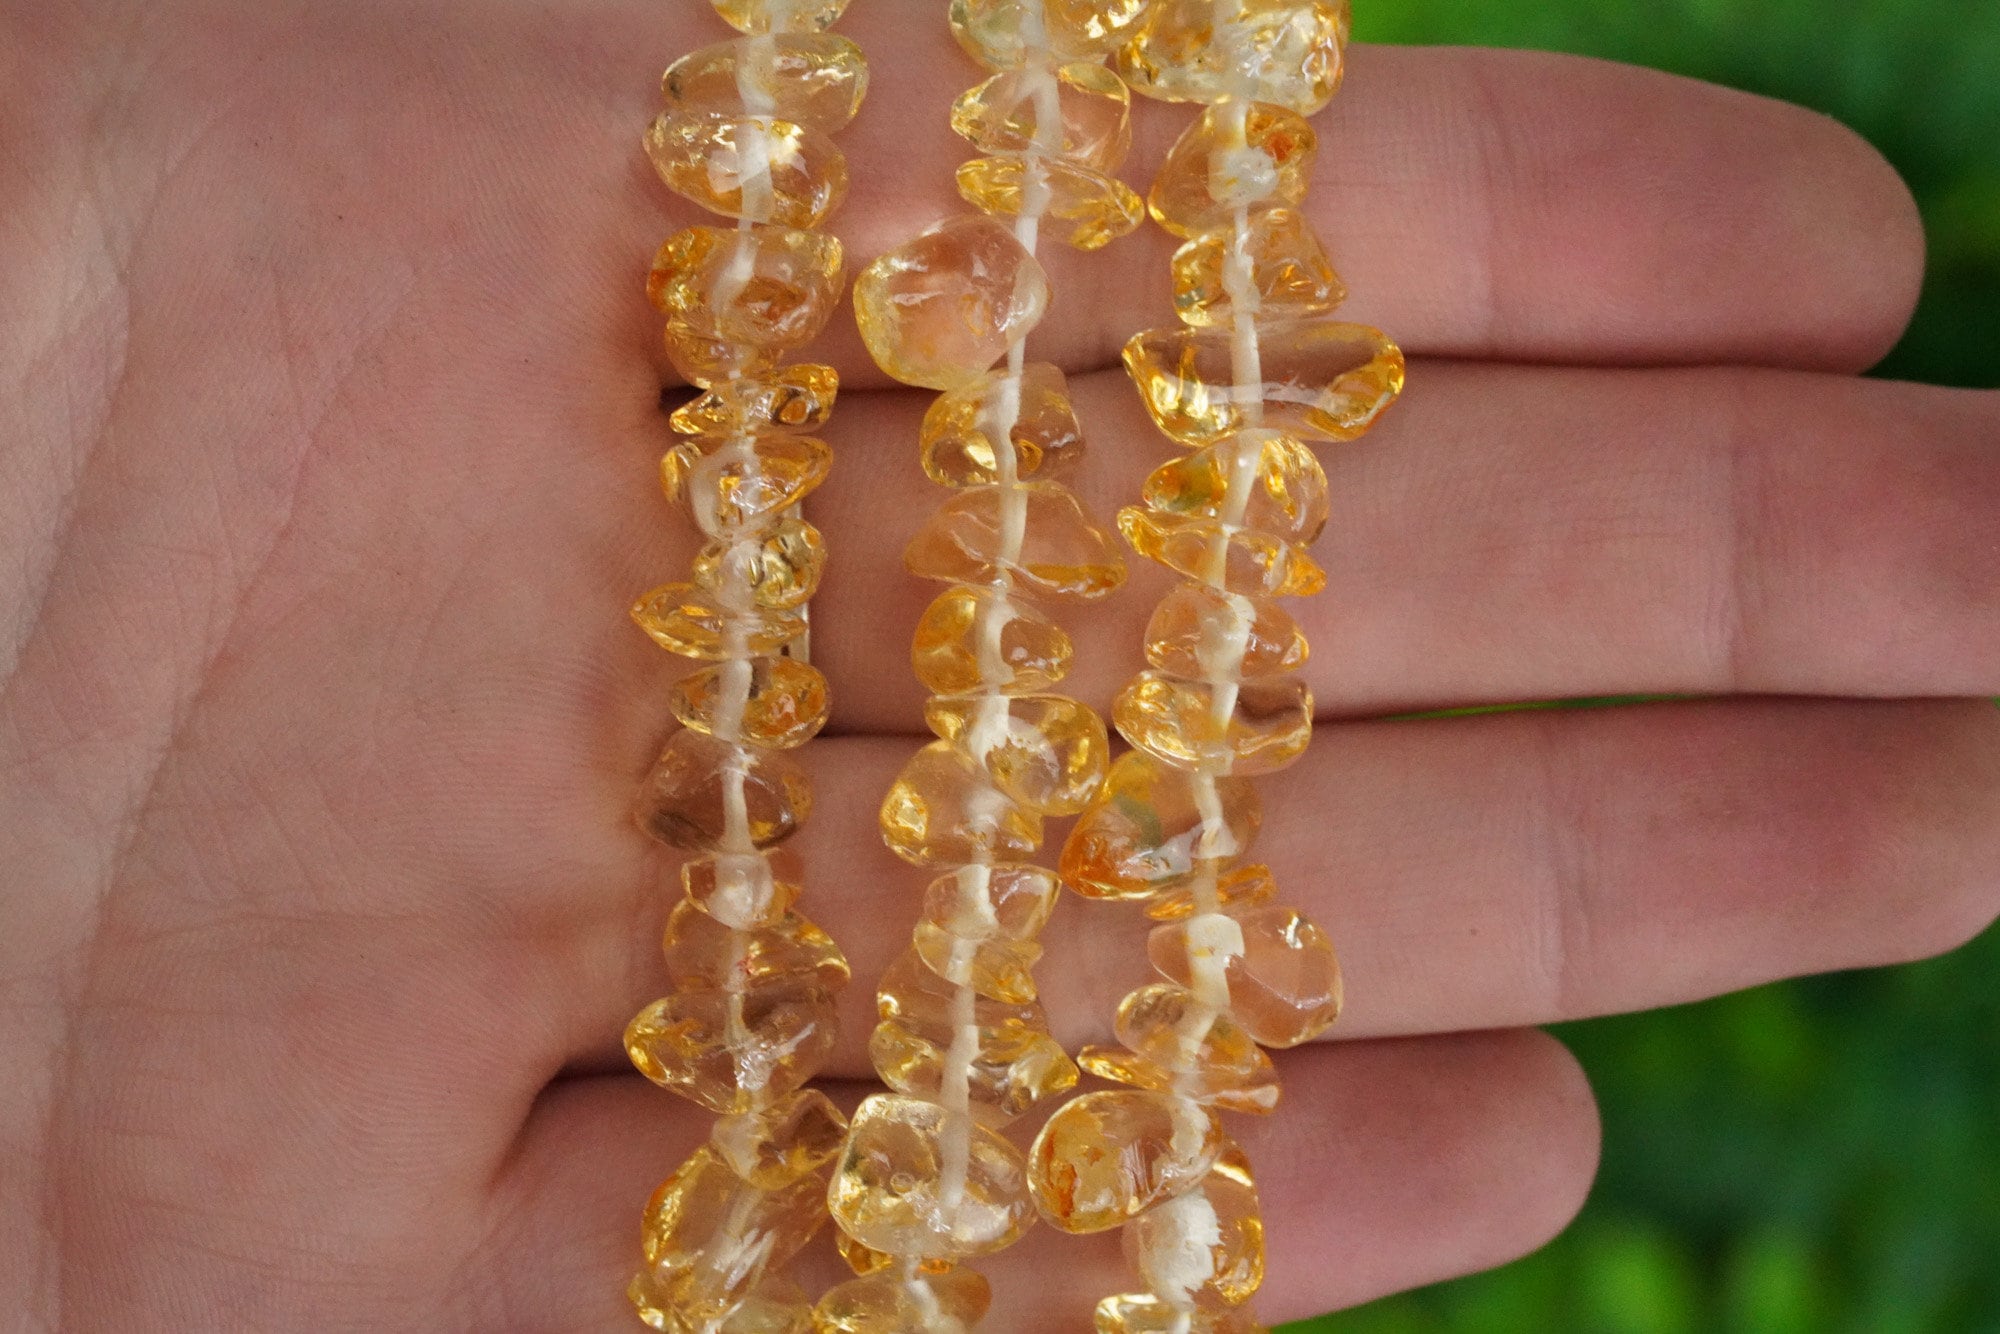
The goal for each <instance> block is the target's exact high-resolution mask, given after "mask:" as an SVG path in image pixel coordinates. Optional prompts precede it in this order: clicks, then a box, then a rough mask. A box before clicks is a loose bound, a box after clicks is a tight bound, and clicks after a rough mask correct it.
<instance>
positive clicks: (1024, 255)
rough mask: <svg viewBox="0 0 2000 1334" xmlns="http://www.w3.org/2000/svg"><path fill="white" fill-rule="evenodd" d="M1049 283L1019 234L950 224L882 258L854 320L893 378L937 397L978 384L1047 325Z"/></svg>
mask: <svg viewBox="0 0 2000 1334" xmlns="http://www.w3.org/2000/svg"><path fill="white" fill-rule="evenodd" d="M1048 306H1049V280H1048V275H1047V274H1045V273H1044V272H1043V271H1042V266H1041V265H1040V264H1039V263H1037V262H1036V260H1035V257H1034V256H1033V255H1031V254H1029V253H1028V251H1027V249H1026V247H1024V246H1023V245H1022V244H1021V243H1020V242H1019V241H1017V240H1015V239H1014V232H1013V229H1012V228H1010V227H1008V226H1006V225H1005V224H1003V223H1000V222H996V221H994V220H993V219H992V218H989V217H985V216H984V215H981V214H971V215H967V216H964V217H957V218H948V219H946V220H945V221H943V222H941V223H939V224H937V225H936V226H935V227H932V228H931V229H930V230H928V231H926V232H924V233H922V234H921V235H918V236H915V237H912V238H911V239H910V240H908V241H905V242H904V243H903V244H902V245H899V246H897V247H896V248H895V249H893V250H890V251H888V252H887V253H885V254H883V255H882V256H881V257H880V258H878V259H876V260H875V262H874V263H872V264H870V265H869V266H868V267H867V268H865V269H863V270H862V271H861V276H860V277H859V278H857V279H856V280H855V283H854V318H855V322H856V323H857V324H858V325H859V326H860V328H861V339H862V341H863V342H864V343H866V344H867V345H868V354H869V355H870V356H872V357H873V358H874V359H875V364H876V365H878V366H880V367H881V368H882V369H883V370H884V371H886V372H887V373H888V374H889V375H890V376H892V377H894V378H895V379H898V380H901V381H902V382H903V383H905V384H916V385H923V386H925V387H926V388H930V389H956V388H959V387H961V386H963V385H969V384H972V383H973V382H975V381H977V380H978V379H979V378H980V376H981V375H982V374H983V373H984V372H985V370H986V368H987V367H989V366H991V365H992V364H993V363H994V362H996V361H998V360H999V359H1000V358H1001V357H1002V356H1004V355H1006V352H1007V348H1008V347H1009V345H1011V344H1012V343H1013V342H1014V341H1015V340H1016V339H1019V338H1025V337H1026V336H1027V334H1028V331H1029V330H1030V329H1032V328H1034V327H1035V326H1036V325H1037V324H1039V323H1041V319H1042V316H1043V314H1044V313H1045V312H1046V311H1047V310H1048Z"/></svg>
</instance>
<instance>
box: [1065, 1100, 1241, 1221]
mask: <svg viewBox="0 0 2000 1334" xmlns="http://www.w3.org/2000/svg"><path fill="white" fill-rule="evenodd" d="M1224 1143H1225V1140H1224V1138H1223V1134H1222V1125H1221V1123H1220V1122H1218V1121H1217V1120H1216V1119H1215V1118H1214V1117H1213V1116H1211V1115H1210V1114H1209V1113H1208V1111H1207V1110H1206V1109H1204V1108H1203V1107H1201V1106H1200V1105H1199V1104H1197V1103H1195V1102H1192V1101H1190V1100H1189V1099H1187V1098H1182V1097H1177V1096H1175V1095H1174V1094H1171V1093H1157V1092H1153V1091H1150V1090H1134V1089H1114V1090H1110V1091H1108V1092H1103V1093H1086V1094H1084V1095H1083V1096H1082V1097H1080V1098H1073V1099H1071V1100H1070V1101H1069V1102H1067V1103H1064V1104H1063V1105H1062V1106H1061V1107H1060V1108H1058V1109H1057V1111H1056V1114H1055V1115H1054V1116H1051V1117H1050V1118H1049V1119H1048V1122H1047V1124H1045V1125H1044V1126H1043V1127H1042V1130H1041V1133H1040V1134H1038V1135H1036V1136H1035V1143H1034V1146H1033V1147H1032V1148H1031V1149H1029V1151H1028V1158H1029V1167H1028V1181H1029V1188H1030V1189H1031V1190H1032V1191H1033V1192H1034V1198H1035V1207H1036V1208H1037V1209H1039V1210H1040V1211H1041V1215H1042V1217H1043V1218H1045V1219H1047V1220H1048V1221H1049V1222H1050V1223H1051V1224H1053V1225H1054V1226H1056V1227H1058V1228H1060V1229H1062V1230H1063V1231H1064V1232H1102V1231H1104V1230H1106V1229H1107V1228H1114V1227H1117V1226H1118V1225H1119V1224H1121V1223H1123V1222H1125V1221H1126V1220H1127V1219H1130V1218H1135V1217H1137V1216H1138V1215H1139V1214H1142V1213H1144V1212H1145V1211H1146V1210H1148V1209H1150V1208H1152V1207H1153V1206H1154V1205H1157V1204H1160V1203H1162V1202H1164V1201H1167V1200H1171V1199H1173V1198H1175V1197H1176V1196H1178V1195H1181V1194H1184V1193H1185V1192H1187V1191H1189V1190H1191V1189H1193V1188H1194V1187H1195V1186H1196V1185H1197V1184H1198V1183H1199V1182H1200V1181H1201V1179H1202V1177H1203V1176H1205V1175H1207V1173H1208V1169H1209V1168H1210V1167H1212V1166H1214V1164H1215V1160H1216V1158H1217V1157H1219V1156H1220V1155H1221V1153H1222V1150H1223V1146H1224Z"/></svg>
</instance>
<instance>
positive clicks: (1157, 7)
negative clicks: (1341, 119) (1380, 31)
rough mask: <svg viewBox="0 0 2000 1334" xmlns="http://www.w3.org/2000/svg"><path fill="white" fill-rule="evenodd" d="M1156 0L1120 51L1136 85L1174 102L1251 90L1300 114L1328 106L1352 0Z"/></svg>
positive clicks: (1340, 68) (1342, 67) (1341, 69)
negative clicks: (1224, 2)
mask: <svg viewBox="0 0 2000 1334" xmlns="http://www.w3.org/2000/svg"><path fill="white" fill-rule="evenodd" d="M1230 10H1231V11H1232V12H1233V14H1234V17H1233V18H1232V19H1229V20H1218V19H1217V17H1216V15H1217V6H1216V5H1215V4H1214V2H1213V0H1156V3H1155V4H1154V5H1153V8H1152V11H1151V13H1150V14H1149V15H1148V16H1147V19H1146V24H1145V26H1144V27H1143V28H1141V29H1140V30H1139V31H1138V33H1137V34H1136V35H1135V36H1134V37H1133V38H1132V40H1131V41H1130V42H1129V43H1127V44H1126V45H1125V46H1124V47H1123V48H1121V49H1120V50H1119V52H1118V72H1119V73H1120V74H1122V75H1123V76H1124V77H1125V81H1126V82H1127V83H1129V84H1131V85H1132V91H1134V92H1137V93H1144V94H1145V95H1146V96H1148V97H1156V98H1159V99H1161V100H1163V101H1168V102H1220V101H1222V100H1223V99H1224V98H1232V97H1234V98H1248V99H1251V100H1253V101H1258V102H1275V103H1277V104H1278V105H1280V106H1284V107H1289V108H1290V109H1291V110H1293V111H1297V112H1299V113H1300V114H1302V115H1308V116H1309V115H1311V114H1312V113H1313V112H1315V111H1318V110H1319V109H1320V108H1321V107H1323V106H1325V105H1326V104H1327V103H1328V102H1329V101H1330V100H1332V98H1333V95H1334V93H1335V91H1336V90H1338V89H1339V87H1340V80H1341V75H1342V74H1343V73H1345V72H1346V60H1345V53H1346V48H1347V31H1348V0H1236V3H1234V4H1233V5H1231V6H1230Z"/></svg>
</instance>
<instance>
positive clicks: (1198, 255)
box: [1173, 208, 1347, 328]
mask: <svg viewBox="0 0 2000 1334" xmlns="http://www.w3.org/2000/svg"><path fill="white" fill-rule="evenodd" d="M1235 248H1236V233H1235V229H1234V228H1232V227H1217V228H1216V229H1215V230H1214V231H1208V232H1203V233H1201V234H1200V235H1199V236H1197V237H1195V238H1194V239H1193V240H1192V241H1189V242H1188V243H1187V244H1186V245H1184V246H1182V247H1181V248H1180V249H1179V250H1176V251H1175V252H1174V259H1173V288H1174V313H1175V314H1176V315H1179V316H1180V317H1181V323H1183V324H1189V325H1193V326H1195V327H1197V328H1207V327H1208V326H1210V325H1217V324H1220V325H1226V324H1229V323H1230V322H1231V321H1232V320H1234V319H1235V318H1236V316H1237V313H1238V310H1239V307H1238V306H1237V304H1236V298H1235V297H1234V296H1232V295H1231V293H1230V290H1229V289H1230V283H1231V282H1232V281H1233V280H1232V278H1231V277H1230V275H1229V273H1228V267H1229V257H1230V255H1231V254H1232V253H1233V252H1234V250H1235ZM1243 252H1244V254H1245V255H1246V256H1247V257H1248V259H1249V264H1248V272H1247V274H1246V275H1245V277H1246V278H1247V290H1248V292H1249V294H1250V298H1251V299H1250V300H1249V301H1248V302H1246V303H1245V305H1244V306H1243V307H1242V308H1241V309H1242V311H1243V313H1245V314H1247V315H1249V316H1251V317H1255V316H1258V315H1260V314H1261V315H1262V316H1264V317H1265V318H1267V319H1298V318H1302V317H1304V316H1308V315H1324V314H1326V313H1328V312H1329V311H1331V310H1333V309H1335V308H1336V307H1338V306H1339V305H1340V303H1341V302H1343V301H1345V300H1347V287H1346V285H1345V284H1343V283H1342V282H1341V281H1340V275H1339V274H1338V273H1335V272H1334V270H1333V263H1332V261H1330V260H1328V259H1327V257H1326V251H1325V250H1324V249H1323V248H1322V247H1321V246H1320V243H1319V238H1318V237H1317V236H1315V235H1313V231H1312V228H1311V227H1310V226H1308V225H1307V223H1306V220H1305V216H1304V215H1303V214H1301V213H1300V212H1299V211H1298V210H1296V209H1289V208H1260V209H1258V210H1256V211H1255V212H1253V213H1251V214H1250V216H1249V219H1248V226H1247V227H1246V229H1245V234H1244V238H1243Z"/></svg>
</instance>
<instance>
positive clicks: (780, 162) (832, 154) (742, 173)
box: [645, 111, 847, 227]
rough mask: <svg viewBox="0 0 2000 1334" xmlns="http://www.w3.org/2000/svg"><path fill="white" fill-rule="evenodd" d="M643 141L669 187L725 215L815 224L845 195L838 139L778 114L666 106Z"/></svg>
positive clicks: (844, 172) (844, 165)
mask: <svg viewBox="0 0 2000 1334" xmlns="http://www.w3.org/2000/svg"><path fill="white" fill-rule="evenodd" d="M645 142H646V155H647V156H648V157H650V158H651V159H652V160H653V169H654V170H655V171H657V172H659V174H660V179H661V180H663V181H665V182H666V183H667V186H668V187H669V188H670V189H672V190H673V191H674V192H675V193H676V194H679V195H683V196H685V197H686V198H688V199H691V200H693V201H694V202H695V203H697V204H699V205H701V206H702V207H703V208H705V209H707V210H708V211H709V212H711V213H720V214H722V215H723V216H724V217H730V218H748V219H749V220H750V221H751V222H772V223H777V224H778V225H780V226H784V227H817V226H819V225H820V224H821V223H822V222H825V221H826V218H827V215H828V214H830V213H832V212H833V210H834V209H836V208H838V207H839V206H840V201H841V200H842V199H844V198H845V197H846V195H847V159H846V158H844V157H842V156H841V153H840V150H839V149H837V148H835V147H834V146H833V141H832V140H830V139H828V138H827V137H826V136H825V135H823V134H821V133H820V132H819V131H817V130H810V129H807V128H806V127H805V126H803V125H796V124H794V123H792V122H791V121H788V120H779V119H777V118H776V117H774V116H718V115H696V114H694V113H691V112H688V113H683V112H672V111H669V112H667V113H665V114H663V115H661V116H660V117H659V118H658V119H656V120H655V121H654V122H653V123H652V124H651V125H650V126H648V127H647V129H646V140H645Z"/></svg>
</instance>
